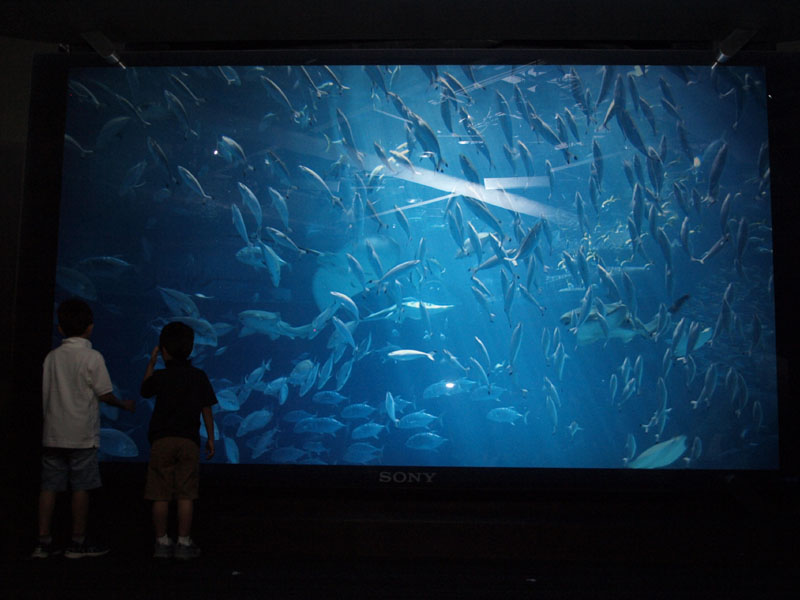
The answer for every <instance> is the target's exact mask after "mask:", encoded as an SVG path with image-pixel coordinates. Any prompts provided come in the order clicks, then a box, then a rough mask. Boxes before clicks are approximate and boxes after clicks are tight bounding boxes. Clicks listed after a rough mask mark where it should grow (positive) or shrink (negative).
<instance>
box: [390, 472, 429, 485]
mask: <svg viewBox="0 0 800 600" xmlns="http://www.w3.org/2000/svg"><path fill="white" fill-rule="evenodd" d="M434 477H436V472H435V471H434V472H432V473H426V472H424V471H381V472H380V473H379V474H378V481H380V482H381V483H432V482H433V478H434Z"/></svg>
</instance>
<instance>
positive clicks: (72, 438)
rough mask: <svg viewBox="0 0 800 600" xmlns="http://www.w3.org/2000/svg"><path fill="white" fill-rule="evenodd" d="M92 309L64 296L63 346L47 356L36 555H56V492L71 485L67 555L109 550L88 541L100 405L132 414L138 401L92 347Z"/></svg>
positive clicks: (60, 314) (96, 482)
mask: <svg viewBox="0 0 800 600" xmlns="http://www.w3.org/2000/svg"><path fill="white" fill-rule="evenodd" d="M93 329H94V323H93V316H92V310H91V308H89V305H88V304H86V302H84V301H83V300H80V299H78V298H73V299H70V300H65V301H64V302H62V303H61V305H60V306H59V307H58V331H59V333H61V335H63V336H64V339H63V340H62V342H61V345H60V346H59V347H58V348H55V349H54V350H51V351H50V352H49V353H48V355H47V357H46V358H45V360H44V368H43V373H42V411H43V421H44V422H43V428H42V485H41V491H40V493H39V539H38V543H37V545H36V548H35V549H34V551H33V554H32V557H33V558H47V557H48V556H51V555H53V554H57V553H58V551H57V550H55V548H54V546H53V538H52V535H51V531H50V527H51V524H52V520H53V511H54V508H55V502H56V495H57V493H58V492H60V491H64V490H66V489H67V482H68V481H69V484H70V488H71V489H72V543H71V544H70V545H69V546H68V547H67V549H66V551H65V553H64V555H65V556H66V557H67V558H82V557H84V556H101V555H103V554H106V553H107V552H108V549H107V548H104V547H101V546H98V545H96V544H90V543H88V542H87V541H86V521H87V518H88V514H89V490H93V489H96V488H99V487H100V486H101V482H100V470H99V467H98V465H97V448H98V446H99V445H100V405H99V402H106V403H108V404H110V405H112V406H118V407H120V408H124V409H125V410H129V411H131V412H133V411H134V409H135V403H134V401H133V400H119V399H118V398H117V397H116V396H114V393H113V387H112V385H111V378H110V377H109V375H108V370H107V369H106V364H105V361H104V360H103V356H102V355H101V354H100V353H99V352H98V351H97V350H93V349H92V343H91V342H90V341H89V338H90V337H91V335H92V330H93Z"/></svg>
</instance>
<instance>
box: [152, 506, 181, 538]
mask: <svg viewBox="0 0 800 600" xmlns="http://www.w3.org/2000/svg"><path fill="white" fill-rule="evenodd" d="M179 506H180V505H179ZM168 516H169V501H168V500H153V529H155V533H156V538H162V537H164V536H165V535H167V517H168Z"/></svg>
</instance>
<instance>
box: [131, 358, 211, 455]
mask: <svg viewBox="0 0 800 600" xmlns="http://www.w3.org/2000/svg"><path fill="white" fill-rule="evenodd" d="M166 367H167V368H166V369H159V370H158V371H155V372H153V374H152V375H151V376H150V378H148V379H147V380H146V381H144V382H142V389H141V390H140V393H141V395H142V397H144V398H151V397H153V396H155V397H156V404H155V408H153V416H152V417H150V429H149V430H148V434H147V438H148V439H149V440H150V443H151V444H152V443H153V442H154V441H156V440H157V439H159V438H163V437H182V438H188V439H190V440H193V441H194V442H195V443H196V444H197V445H198V446H199V445H200V431H199V430H200V412H201V410H202V409H203V407H205V406H212V405H213V404H216V403H217V397H216V396H215V395H214V388H212V387H211V382H210V381H209V380H208V376H207V375H206V374H205V372H204V371H202V370H201V369H198V368H196V367H193V366H192V364H191V363H190V362H189V361H188V360H182V361H181V360H170V361H167V363H166Z"/></svg>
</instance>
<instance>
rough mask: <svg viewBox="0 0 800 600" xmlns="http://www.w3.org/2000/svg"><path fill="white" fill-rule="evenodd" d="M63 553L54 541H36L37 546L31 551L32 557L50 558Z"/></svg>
mask: <svg viewBox="0 0 800 600" xmlns="http://www.w3.org/2000/svg"><path fill="white" fill-rule="evenodd" d="M58 554H61V549H60V548H56V547H55V545H54V544H53V542H49V543H44V542H41V541H39V542H36V547H35V548H34V549H33V552H31V558H48V557H50V556H56V555H58Z"/></svg>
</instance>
